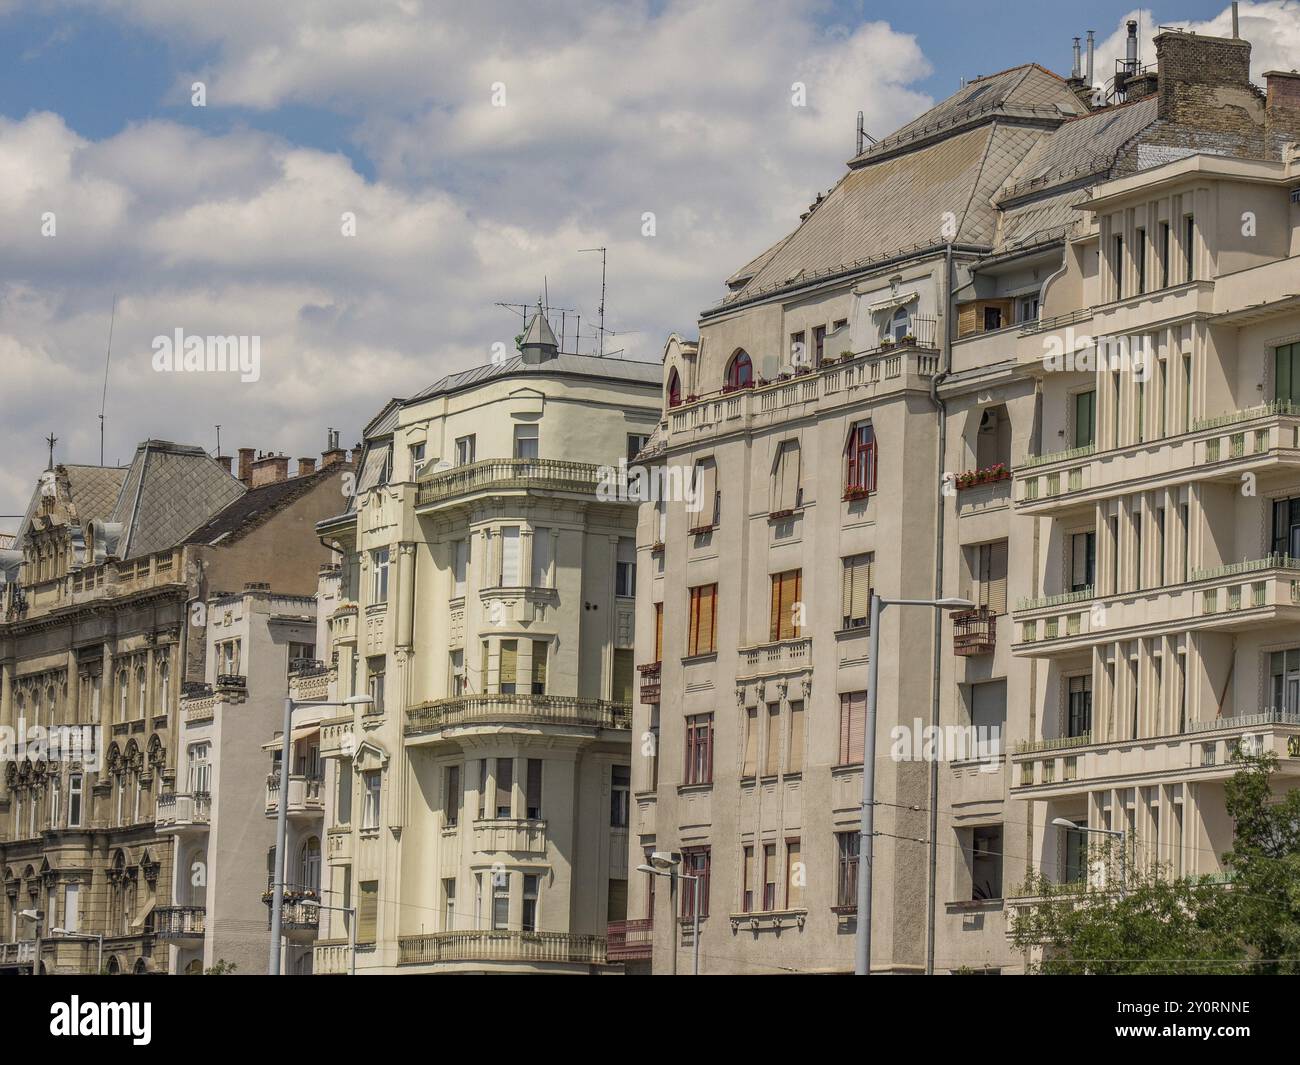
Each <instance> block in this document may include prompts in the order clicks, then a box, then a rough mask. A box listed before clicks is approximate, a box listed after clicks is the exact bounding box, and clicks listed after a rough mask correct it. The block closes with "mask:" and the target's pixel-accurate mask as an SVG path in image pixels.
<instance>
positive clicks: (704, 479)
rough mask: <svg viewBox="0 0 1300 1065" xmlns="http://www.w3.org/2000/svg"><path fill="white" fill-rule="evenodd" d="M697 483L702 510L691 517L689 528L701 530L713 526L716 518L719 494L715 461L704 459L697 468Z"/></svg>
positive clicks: (694, 512)
mask: <svg viewBox="0 0 1300 1065" xmlns="http://www.w3.org/2000/svg"><path fill="white" fill-rule="evenodd" d="M695 483H696V485H697V486H698V488H699V493H700V495H699V508H700V509H699V510H697V511H693V512H692V513H691V514H690V515H689V522H688V527H689V528H692V529H699V528H703V527H707V526H709V525H712V524H713V522H714V519H715V517H716V515H715V513H714V506H715V502H716V499H717V494H718V466H717V463H715V462H714V461H713V459H704V460H703V461H702V462H700V463H699V465H698V466H696V468H695Z"/></svg>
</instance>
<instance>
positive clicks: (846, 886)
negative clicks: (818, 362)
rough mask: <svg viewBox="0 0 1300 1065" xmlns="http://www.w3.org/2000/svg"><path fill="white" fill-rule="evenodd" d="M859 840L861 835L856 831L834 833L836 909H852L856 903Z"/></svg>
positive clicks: (860, 840)
mask: <svg viewBox="0 0 1300 1065" xmlns="http://www.w3.org/2000/svg"><path fill="white" fill-rule="evenodd" d="M861 842H862V836H861V834H860V833H859V832H857V831H853V832H836V833H835V849H836V852H837V856H838V861H837V867H836V877H835V905H836V907H837V908H838V909H852V908H854V907H856V906H857V904H858V850H859V845H860V844H861Z"/></svg>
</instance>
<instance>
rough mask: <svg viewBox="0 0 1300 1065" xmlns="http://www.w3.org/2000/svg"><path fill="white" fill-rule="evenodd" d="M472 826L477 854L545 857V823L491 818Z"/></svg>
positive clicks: (541, 821)
mask: <svg viewBox="0 0 1300 1065" xmlns="http://www.w3.org/2000/svg"><path fill="white" fill-rule="evenodd" d="M473 825H474V850H475V852H476V853H479V854H492V853H496V852H498V851H505V852H509V853H511V854H531V855H535V856H541V855H544V854H545V853H546V822H545V821H543V820H540V819H538V818H516V817H492V818H484V819H483V820H480V821H474V822H473Z"/></svg>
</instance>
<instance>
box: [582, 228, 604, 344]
mask: <svg viewBox="0 0 1300 1065" xmlns="http://www.w3.org/2000/svg"><path fill="white" fill-rule="evenodd" d="M578 251H579V252H588V251H598V252H600V307H599V308H597V311H598V313H599V314H600V325H599V326H597V331H598V332H599V334H600V355H599V358H604V357H605V262H606V255H607V252H608V251H609V249H608V248H603V247H602V248H579V249H578Z"/></svg>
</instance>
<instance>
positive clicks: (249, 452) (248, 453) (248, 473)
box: [239, 447, 254, 488]
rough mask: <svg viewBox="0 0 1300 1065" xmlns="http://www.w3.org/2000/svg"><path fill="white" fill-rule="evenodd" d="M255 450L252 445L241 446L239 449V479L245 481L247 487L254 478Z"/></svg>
mask: <svg viewBox="0 0 1300 1065" xmlns="http://www.w3.org/2000/svg"><path fill="white" fill-rule="evenodd" d="M253 452H254V449H253V448H251V447H241V448H240V449H239V479H240V480H241V481H243V482H244V487H245V488H247V487H249V485H250V484H251V483H252V480H253Z"/></svg>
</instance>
